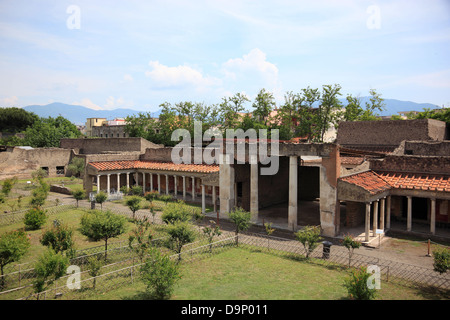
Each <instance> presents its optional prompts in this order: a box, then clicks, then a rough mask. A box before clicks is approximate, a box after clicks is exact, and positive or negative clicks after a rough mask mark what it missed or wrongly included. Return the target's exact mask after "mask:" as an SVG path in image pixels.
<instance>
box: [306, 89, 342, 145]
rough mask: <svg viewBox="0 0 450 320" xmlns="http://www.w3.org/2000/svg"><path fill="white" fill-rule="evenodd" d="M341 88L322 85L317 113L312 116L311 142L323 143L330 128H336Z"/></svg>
mask: <svg viewBox="0 0 450 320" xmlns="http://www.w3.org/2000/svg"><path fill="white" fill-rule="evenodd" d="M340 91H341V86H340V85H339V84H335V85H323V86H322V93H321V98H320V104H319V107H318V108H317V111H316V112H315V114H314V120H313V121H314V123H315V126H314V129H313V133H314V134H313V140H314V141H317V142H323V139H324V136H325V133H326V132H327V130H328V129H330V128H331V126H335V127H336V126H337V123H338V120H339V118H340V113H339V111H340V110H341V107H342V104H341V102H340V101H339V98H338V96H339V95H341V93H340Z"/></svg>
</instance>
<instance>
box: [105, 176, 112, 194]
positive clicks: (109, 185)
mask: <svg viewBox="0 0 450 320" xmlns="http://www.w3.org/2000/svg"><path fill="white" fill-rule="evenodd" d="M110 192H111V174H110V173H108V174H107V175H106V193H108V194H109V193H110Z"/></svg>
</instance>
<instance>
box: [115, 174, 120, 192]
mask: <svg viewBox="0 0 450 320" xmlns="http://www.w3.org/2000/svg"><path fill="white" fill-rule="evenodd" d="M119 191H120V173H117V190H116V192H119Z"/></svg>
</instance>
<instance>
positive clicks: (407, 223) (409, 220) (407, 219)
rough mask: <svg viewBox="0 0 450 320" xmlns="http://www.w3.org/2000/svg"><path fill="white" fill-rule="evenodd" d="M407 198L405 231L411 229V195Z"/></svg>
mask: <svg viewBox="0 0 450 320" xmlns="http://www.w3.org/2000/svg"><path fill="white" fill-rule="evenodd" d="M406 198H408V213H407V217H406V231H411V229H412V196H407V197H406Z"/></svg>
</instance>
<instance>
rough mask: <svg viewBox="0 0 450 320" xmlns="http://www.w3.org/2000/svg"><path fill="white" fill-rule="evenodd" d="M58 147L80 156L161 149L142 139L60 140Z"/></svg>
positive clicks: (160, 146) (159, 146)
mask: <svg viewBox="0 0 450 320" xmlns="http://www.w3.org/2000/svg"><path fill="white" fill-rule="evenodd" d="M60 147H61V148H64V149H75V150H78V152H79V153H80V154H95V153H108V152H131V151H139V152H141V153H144V152H145V150H146V149H147V148H162V147H163V146H162V145H158V144H154V143H153V142H150V141H147V140H145V139H142V138H96V139H84V138H83V139H61V140H60Z"/></svg>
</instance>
